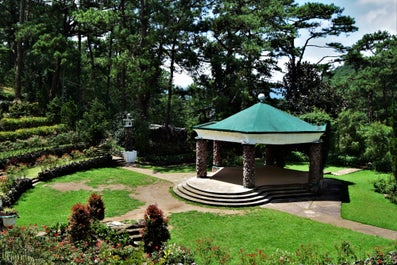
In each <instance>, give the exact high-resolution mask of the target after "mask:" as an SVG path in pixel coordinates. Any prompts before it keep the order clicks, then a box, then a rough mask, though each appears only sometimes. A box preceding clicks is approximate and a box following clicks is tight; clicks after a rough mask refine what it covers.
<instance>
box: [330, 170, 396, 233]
mask: <svg viewBox="0 0 397 265" xmlns="http://www.w3.org/2000/svg"><path fill="white" fill-rule="evenodd" d="M389 176H390V174H381V173H377V172H374V171H369V170H363V171H358V172H355V173H351V174H347V175H343V176H333V178H335V179H340V180H343V181H346V182H349V183H351V184H350V185H349V197H350V202H346V203H343V204H342V217H343V218H344V219H348V220H352V221H357V222H360V223H363V224H369V225H374V226H378V227H382V228H387V229H392V230H396V231H397V204H393V203H391V202H390V201H389V200H387V199H385V197H384V196H383V194H379V193H376V192H375V191H374V188H373V184H372V182H373V181H375V180H376V179H378V178H388V177H389Z"/></svg>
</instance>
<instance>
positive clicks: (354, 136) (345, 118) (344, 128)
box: [336, 110, 368, 159]
mask: <svg viewBox="0 0 397 265" xmlns="http://www.w3.org/2000/svg"><path fill="white" fill-rule="evenodd" d="M367 123H368V122H367V117H366V115H365V113H362V112H355V111H352V110H347V111H342V112H341V113H339V115H338V118H337V120H336V144H337V151H338V152H339V154H343V155H348V156H355V157H357V158H359V159H360V158H361V156H362V154H363V153H364V152H365V146H364V137H363V134H362V131H361V126H363V125H365V124H367Z"/></svg>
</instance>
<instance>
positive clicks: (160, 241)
mask: <svg viewBox="0 0 397 265" xmlns="http://www.w3.org/2000/svg"><path fill="white" fill-rule="evenodd" d="M144 221H145V227H144V228H143V230H142V239H143V243H144V251H145V252H146V253H148V254H151V253H153V252H155V251H158V250H160V249H161V248H162V247H163V245H164V243H165V242H167V240H169V239H170V237H171V236H170V232H169V231H168V221H167V220H166V218H165V217H164V215H163V211H162V210H160V209H159V208H158V207H157V206H156V205H154V204H152V205H149V206H148V207H147V208H146V211H145V215H144Z"/></svg>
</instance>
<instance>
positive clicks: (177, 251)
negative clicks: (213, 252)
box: [150, 244, 194, 265]
mask: <svg viewBox="0 0 397 265" xmlns="http://www.w3.org/2000/svg"><path fill="white" fill-rule="evenodd" d="M150 259H151V261H152V262H154V263H155V264H159V265H161V264H189V265H190V264H194V255H193V253H192V252H190V250H189V249H187V248H185V247H183V246H179V245H177V244H164V246H163V247H162V248H161V249H160V251H156V252H153V253H152V255H151V257H150Z"/></svg>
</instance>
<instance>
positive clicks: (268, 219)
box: [170, 208, 393, 264]
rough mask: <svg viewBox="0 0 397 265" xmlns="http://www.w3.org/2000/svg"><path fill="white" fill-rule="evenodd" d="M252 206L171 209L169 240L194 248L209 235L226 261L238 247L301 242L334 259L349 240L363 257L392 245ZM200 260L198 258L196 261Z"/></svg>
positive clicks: (275, 247) (284, 247) (298, 245)
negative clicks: (228, 210) (235, 210)
mask: <svg viewBox="0 0 397 265" xmlns="http://www.w3.org/2000/svg"><path fill="white" fill-rule="evenodd" d="M256 209H257V210H252V211H251V212H250V213H248V214H244V215H217V214H212V213H199V212H189V213H174V214H172V215H171V217H170V225H171V227H172V230H171V241H172V242H175V243H177V244H182V245H184V246H187V247H189V248H191V249H195V248H196V247H197V245H198V241H205V240H208V239H211V242H212V244H213V246H214V247H220V249H222V250H223V251H226V252H228V253H229V254H230V257H231V258H232V260H231V261H230V263H227V264H238V261H239V256H240V255H241V254H240V253H241V250H244V253H257V252H258V250H263V252H264V253H267V254H271V253H274V252H276V251H283V252H284V251H286V252H288V253H295V252H296V251H297V250H298V249H302V246H304V248H306V249H308V248H309V249H311V251H313V252H316V253H321V254H322V255H323V256H329V257H333V258H334V259H336V258H337V257H338V255H339V254H338V252H337V248H339V247H340V246H341V245H342V242H348V243H349V244H350V246H352V247H351V249H352V250H353V251H354V254H355V255H356V256H357V257H358V258H360V259H362V258H363V259H365V258H366V257H367V254H370V253H373V252H374V248H375V247H377V246H383V247H386V246H388V247H390V248H392V247H393V242H392V241H391V240H387V239H383V238H379V237H375V236H370V235H365V234H362V233H358V232H353V231H352V230H349V229H344V228H339V227H335V226H332V225H328V224H323V223H319V222H314V221H311V220H309V219H307V218H301V217H297V216H293V215H290V214H287V213H282V212H278V211H273V210H269V209H258V208H256ZM199 264H200V262H199Z"/></svg>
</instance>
